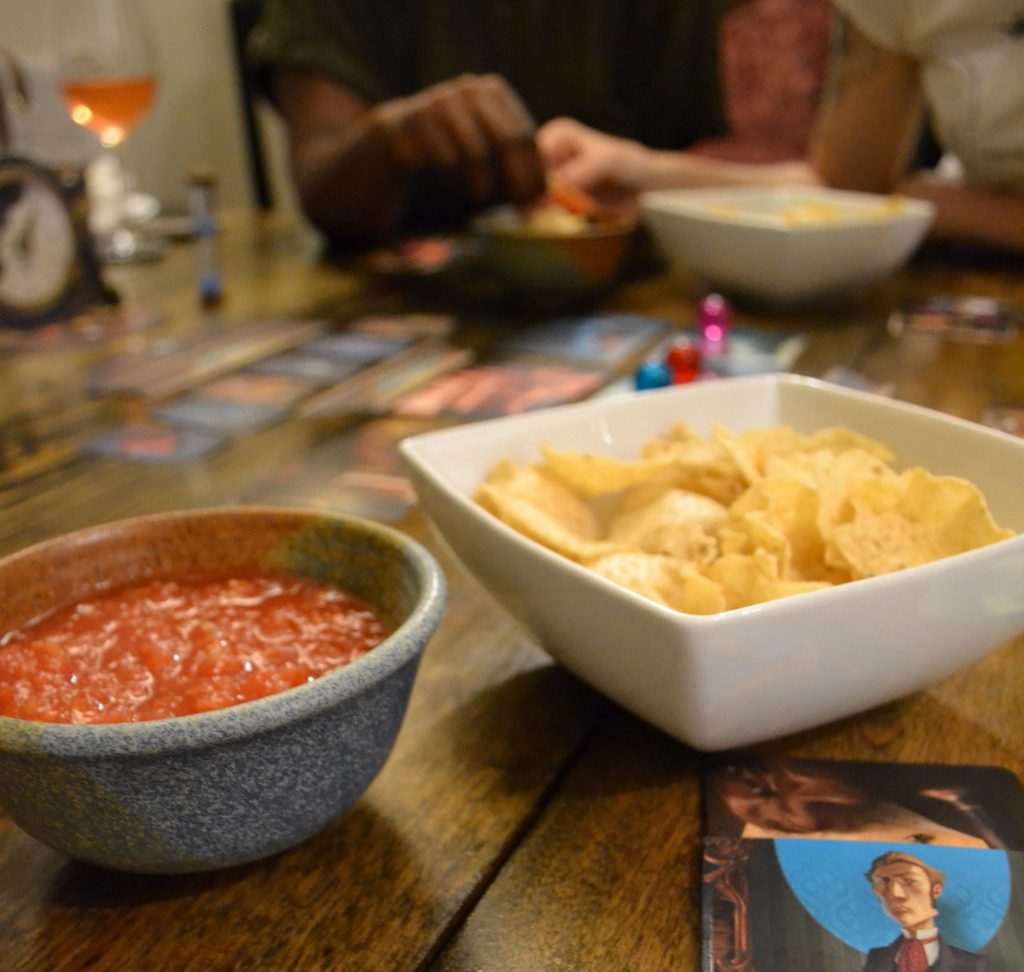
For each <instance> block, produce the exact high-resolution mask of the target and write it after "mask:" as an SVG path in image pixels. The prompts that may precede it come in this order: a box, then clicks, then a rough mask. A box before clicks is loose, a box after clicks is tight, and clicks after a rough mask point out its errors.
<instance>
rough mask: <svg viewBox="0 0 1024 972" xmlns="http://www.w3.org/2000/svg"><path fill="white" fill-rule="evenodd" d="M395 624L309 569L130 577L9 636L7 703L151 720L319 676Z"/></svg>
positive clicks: (17, 708) (23, 713) (68, 714)
mask: <svg viewBox="0 0 1024 972" xmlns="http://www.w3.org/2000/svg"><path fill="white" fill-rule="evenodd" d="M389 633H390V631H389V629H388V628H387V627H386V626H385V625H384V624H383V622H382V621H381V620H380V619H379V618H378V617H376V615H375V614H374V612H373V611H372V610H371V609H370V607H369V606H368V605H367V604H366V603H365V602H363V601H362V600H360V599H359V598H358V597H356V596H355V595H353V594H351V593H349V592H347V591H344V590H341V589H339V588H337V587H331V586H329V585H327V584H321V583H319V582H317V581H313V580H308V579H306V578H298V577H287V576H283V575H282V576H274V575H267V576H258V577H231V578H219V579H215V580H204V581H177V580H160V581H151V582H148V583H144V584H139V585H136V586H130V587H123V588H120V589H117V590H113V591H110V592H108V593H105V594H102V595H100V596H97V597H95V598H92V599H89V600H86V601H82V602H81V603H79V604H74V605H71V606H68V607H65V608H61V609H59V610H57V611H55V612H53V613H51V614H48V615H46V616H45V617H43V618H40V619H38V620H36V621H34V622H32V623H31V624H28V625H26V626H25V627H23V628H19V629H16V630H14V631H10V632H8V633H7V634H5V635H3V636H2V637H0V715H5V716H13V717H14V718H17V719H35V720H39V721H42V722H80V723H81V722H144V721H147V720H150V719H164V718H167V717H170V716H182V715H192V714H194V713H196V712H206V711H208V710H210V709H222V708H225V707H226V706H230V705H237V704H238V703H240V702H248V701H250V700H252V699H258V698H262V697H263V696H266V695H273V694H274V693H275V692H281V691H283V690H285V689H288V688H292V687H293V686H296V685H301V684H302V683H303V682H311V681H313V680H314V679H316V678H318V677H319V676H320V675H323V674H325V673H326V672H329V671H332V670H333V669H336V668H339V667H340V666H342V665H346V664H348V663H349V662H351V661H354V660H355V659H357V658H359V657H360V656H362V655H365V654H366V653H367V652H368V651H369V650H370V649H371V648H373V647H374V646H375V645H377V644H379V643H380V642H381V641H383V640H384V638H386V637H387V636H388V634H389Z"/></svg>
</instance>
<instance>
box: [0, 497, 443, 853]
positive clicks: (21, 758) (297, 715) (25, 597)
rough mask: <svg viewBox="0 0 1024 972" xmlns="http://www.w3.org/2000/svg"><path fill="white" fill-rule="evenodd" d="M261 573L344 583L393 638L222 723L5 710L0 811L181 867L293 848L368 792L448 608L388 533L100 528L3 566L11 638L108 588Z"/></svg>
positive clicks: (179, 516)
mask: <svg viewBox="0 0 1024 972" xmlns="http://www.w3.org/2000/svg"><path fill="white" fill-rule="evenodd" d="M253 569H263V570H273V571H285V572H287V573H294V574H299V575H303V576H308V577H312V578H316V579H318V580H321V581H327V582H330V583H334V584H338V585H340V586H342V587H345V588H347V589H348V590H350V591H353V592H355V593H356V594H359V595H360V596H362V597H363V598H365V599H366V600H367V601H368V602H369V603H370V604H371V605H372V606H373V607H374V608H375V609H376V611H377V612H378V613H379V614H380V615H381V616H382V617H383V618H384V619H385V620H387V621H388V622H389V623H390V624H391V625H392V626H393V630H394V633H393V634H392V635H391V636H390V637H388V638H387V639H386V640H385V641H383V642H382V643H381V644H380V645H378V646H377V647H376V648H374V649H373V650H372V651H371V652H369V653H368V654H367V655H365V656H364V657H362V658H360V659H358V660H357V661H355V662H353V663H352V664H351V665H348V666H346V667H344V668H341V669H338V670H336V671H334V672H331V673H329V674H327V675H324V676H322V677H321V678H319V679H317V680H316V681H314V682H310V683H307V684H305V685H301V686H299V687H297V688H293V689H288V690H287V691H285V692H281V693H279V694H277V695H273V696H269V697H267V698H263V699H258V700H256V701H253V702H246V703H244V704H242V705H237V706H233V707H231V708H226V709H220V710H217V711H214V712H206V713H202V714H199V715H192V716H184V717H181V718H173V719H162V720H158V721H153V722H139V723H125V724H118V725H67V724H52V723H44V722H30V721H25V720H20V719H10V718H2V717H0V805H2V806H3V807H4V808H5V809H6V811H7V812H8V814H9V815H10V816H11V818H12V819H13V820H14V821H15V823H17V824H18V825H19V826H20V827H22V828H23V829H24V830H26V831H27V832H28V833H30V834H32V835H33V836H34V837H36V838H38V839H39V840H41V841H43V842H44V843H45V844H48V845H49V846H50V847H53V848H55V849H57V850H60V851H63V852H65V853H67V854H69V855H71V856H72V857H75V858H77V859H79V860H83V861H88V862H90V863H94V864H100V865H104V866H107V867H112V868H118V869H122V870H128V871H140V872H152V873H160V872H163V873H178V872H187V871H201V870H212V869H215V868H222V867H228V866H231V865H235V864H241V863H244V862H247V861H253V860H256V859H259V858H262V857H266V856H268V855H270V854H274V853H276V852H278V851H281V850H283V849H285V848H287V847H291V846H293V845H294V844H297V843H299V842H300V841H302V840H304V839H305V838H307V837H309V836H311V835H312V834H314V833H316V832H317V831H319V830H321V829H322V828H323V827H325V826H326V825H327V824H328V823H330V822H331V821H332V820H334V819H335V818H336V817H338V816H339V815H340V814H341V812H342V811H343V810H345V809H346V808H347V807H348V806H349V805H350V804H351V803H353V802H354V801H355V800H356V798H357V797H359V795H360V794H361V793H362V792H363V791H364V790H365V789H366V787H367V786H368V785H369V784H370V782H371V781H372V780H373V779H374V777H375V776H376V775H377V773H378V772H379V770H380V769H381V767H382V765H383V764H384V761H385V760H386V758H387V756H388V754H389V752H390V750H391V746H392V744H393V742H394V740H395V737H396V735H397V733H398V730H399V727H400V725H401V722H402V719H403V717H404V714H405V710H406V706H407V703H408V699H409V693H410V690H411V688H412V684H413V679H414V677H415V674H416V670H417V667H418V665H419V661H420V657H421V655H422V652H423V649H424V647H425V646H426V643H427V641H428V640H429V638H430V637H431V635H432V634H433V633H434V631H435V630H436V628H437V626H438V624H439V622H440V620H441V616H442V613H443V611H444V603H445V593H446V587H445V581H444V576H443V574H442V573H441V570H440V568H439V567H438V566H437V563H436V562H435V561H434V559H433V558H432V557H431V556H430V555H429V554H428V553H427V552H426V551H425V550H424V549H423V548H422V547H420V546H419V545H418V544H416V543H415V542H414V541H412V540H410V539H409V538H407V537H405V536H404V535H402V534H401V533H398V532H397V531H395V530H392V529H389V528H386V527H382V526H379V525H377V524H375V523H371V522H369V521H365V520H360V519H357V518H354V517H342V516H327V515H323V514H320V513H312V512H306V511H300V510H285V509H272V508H257V507H237V508H224V509H210V510H198V511H189V512H175V513H166V514H159V515H155V516H148V517H140V518H137V519H132V520H124V521H121V522H117V523H111V524H108V525H104V526H98V527H94V528H91V529H88V530H84V531H81V532H78V533H73V534H69V535H67V536H63V537H59V538H57V539H54V540H50V541H47V542H45V543H42V544H38V545H36V546H34V547H30V548H28V549H26V550H23V551H21V552H19V553H16V554H13V555H11V556H9V557H7V558H5V559H3V560H0V632H3V631H6V630H10V629H11V628H13V627H17V626H19V625H21V624H23V623H24V622H26V621H27V620H29V619H31V618H33V617H35V616H37V615H39V614H40V613H42V612H44V611H46V610H48V609H50V608H51V607H54V606H56V605H60V604H66V603H69V602H73V601H76V600H80V599H82V598H83V597H85V596H88V595H89V594H91V593H92V592H94V591H95V590H96V588H97V586H98V585H101V584H103V585H107V584H111V583H113V584H126V583H135V582H139V581H144V580H147V579H150V578H154V577H169V576H170V577H189V576H193V575H195V574H198V573H211V572H213V573H225V572H232V571H242V570H246V571H252V570H253ZM0 650H2V649H0Z"/></svg>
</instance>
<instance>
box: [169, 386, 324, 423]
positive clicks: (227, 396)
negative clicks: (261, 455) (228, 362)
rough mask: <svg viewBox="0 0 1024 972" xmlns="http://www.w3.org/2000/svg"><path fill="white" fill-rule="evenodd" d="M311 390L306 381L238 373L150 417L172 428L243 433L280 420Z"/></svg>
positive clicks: (170, 403)
mask: <svg viewBox="0 0 1024 972" xmlns="http://www.w3.org/2000/svg"><path fill="white" fill-rule="evenodd" d="M315 387H316V384H315V382H313V381H312V380H310V379H307V378H296V377H294V376H290V375H263V374H248V373H238V374H234V375H228V376H226V377H224V378H219V379H217V380H216V381H212V382H210V383H208V384H206V385H204V386H203V387H202V388H201V389H199V390H198V391H197V392H195V393H194V394H191V395H186V396H184V397H182V398H178V399H175V400H174V401H171V402H167V403H166V404H164V405H161V406H160V407H159V408H156V409H154V410H153V415H154V417H156V418H158V419H160V420H161V421H164V422H168V423H170V424H172V425H183V426H187V427H190V428H199V429H207V430H212V431H215V432H223V433H226V434H231V433H236V432H245V431H249V430H252V429H257V428H262V427H263V426H266V425H269V424H271V423H272V422H276V421H279V420H280V419H282V418H284V417H285V416H286V415H287V414H288V413H289V412H290V411H291V410H292V408H293V407H294V406H295V404H296V403H297V402H298V401H300V400H301V399H302V398H305V397H306V396H307V395H308V394H309V393H310V392H311V391H312V390H313V389H314V388H315Z"/></svg>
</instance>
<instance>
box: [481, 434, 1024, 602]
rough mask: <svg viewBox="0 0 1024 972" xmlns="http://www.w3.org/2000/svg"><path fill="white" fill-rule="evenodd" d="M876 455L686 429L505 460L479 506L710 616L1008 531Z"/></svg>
mask: <svg viewBox="0 0 1024 972" xmlns="http://www.w3.org/2000/svg"><path fill="white" fill-rule="evenodd" d="M892 459H893V457H892V454H891V453H890V451H889V450H888V449H887V448H886V447H885V446H884V445H882V444H881V443H879V442H876V441H874V440H872V439H869V438H867V437H865V436H863V435H860V434H858V433H856V432H853V431H851V430H849V429H845V428H839V427H836V428H826V429H822V430H820V431H818V432H815V433H814V434H812V435H801V434H799V433H798V432H797V431H796V430H794V429H793V428H791V427H789V426H774V427H771V428H764V429H755V430H751V431H748V432H743V433H735V432H731V431H730V430H729V429H727V428H725V427H723V426H720V425H716V426H715V427H714V428H713V429H712V432H711V435H710V438H704V437H702V436H699V435H697V434H695V433H694V432H693V431H692V430H691V429H690V428H689V427H688V426H686V425H685V424H683V423H679V424H677V425H675V426H674V427H673V428H672V429H671V430H670V431H669V432H668V433H667V434H666V435H665V436H664V437H662V438H657V439H653V440H651V441H650V442H648V443H647V444H646V445H645V446H644V448H643V451H642V454H641V455H640V457H639V458H637V459H633V460H622V459H614V458H611V457H609V456H601V455H595V454H589V453H580V452H559V451H556V450H555V449H553V448H551V447H550V446H548V445H545V446H544V449H543V462H541V463H538V464H536V465H530V466H519V465H517V464H515V463H513V462H511V461H504V462H501V463H499V464H498V465H497V466H495V467H494V468H493V469H492V470H491V472H490V473H489V474H488V476H487V478H486V479H485V481H484V482H483V484H482V485H481V486H480V488H479V491H478V493H477V499H478V501H479V502H480V503H481V505H483V506H484V507H485V508H486V509H488V510H490V511H491V512H492V513H494V514H495V515H496V516H498V517H500V518H501V519H502V520H504V521H505V522H506V523H507V524H508V525H509V526H511V527H513V528H514V529H516V530H518V531H519V532H521V533H523V534H525V535H526V536H528V537H530V538H532V539H533V540H536V541H537V542H539V543H542V544H544V545H545V546H546V547H549V548H550V549H551V550H554V551H556V552H557V553H560V554H563V555H564V556H566V557H569V558H571V559H572V560H575V561H576V562H578V563H580V564H583V565H584V566H586V567H589V568H590V569H592V570H594V571H596V572H597V573H599V574H602V575H603V576H604V577H607V578H609V579H610V580H612V581H615V582H617V583H619V584H622V585H623V586H624V587H628V588H629V589H630V590H633V591H636V592H637V593H638V594H642V595H644V596H646V597H649V598H651V599H652V600H654V601H657V602H658V603H660V604H664V605H666V606H667V607H670V608H674V609H676V610H678V611H684V612H686V613H688V614H717V613H718V612H720V611H728V610H732V609H733V608H739V607H745V606H747V605H750V604H757V603H760V602H763V601H770V600H773V599H775V598H779V597H786V596H788V595H790V594H800V593H803V592H805V591H814V590H819V589H821V588H824V587H831V586H833V585H835V584H843V583H846V582H848V581H852V580H858V579H860V578H864V577H874V576H875V575H877V574H885V573H888V572H890V571H895V570H901V569H903V568H905V567H913V566H915V565H917V564H923V563H927V562H929V561H933V560H938V559H940V558H942V557H948V556H950V555H952V554H957V553H962V552H963V551H965V550H972V549H974V548H976V547H981V546H984V545H986V544H990V543H994V542H995V541H997V540H1003V539H1005V538H1007V537H1010V536H1012V535H1013V531H1012V530H1007V529H1004V528H1002V527H999V526H997V525H996V523H995V522H994V521H993V519H992V515H991V513H990V512H989V510H988V507H987V505H986V503H985V499H984V497H983V496H982V494H981V492H980V491H979V490H978V488H977V487H976V486H974V485H973V484H972V483H970V482H968V481H966V480H964V479H957V478H954V477H951V476H933V475H932V474H931V473H929V472H927V471H926V470H924V469H920V468H915V469H909V470H907V471H905V472H897V471H896V470H895V469H894V468H893V467H892V465H891V462H892Z"/></svg>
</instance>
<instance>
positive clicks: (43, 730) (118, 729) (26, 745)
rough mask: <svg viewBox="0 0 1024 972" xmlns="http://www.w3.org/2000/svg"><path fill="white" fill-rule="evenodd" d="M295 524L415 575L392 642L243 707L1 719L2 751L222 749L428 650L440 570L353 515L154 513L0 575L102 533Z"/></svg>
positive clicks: (305, 715) (417, 548)
mask: <svg viewBox="0 0 1024 972" xmlns="http://www.w3.org/2000/svg"><path fill="white" fill-rule="evenodd" d="M268 514H269V515H272V516H285V517H296V518H298V519H303V520H307V521H316V520H325V521H328V522H331V523H335V524H337V525H339V526H340V527H342V528H343V529H347V530H350V531H353V532H354V533H357V534H359V535H361V536H367V537H371V538H374V539H377V540H380V541H381V543H382V546H389V547H391V548H393V549H394V551H395V553H396V554H397V555H398V556H399V557H400V559H402V560H403V561H404V562H405V563H406V564H407V565H408V567H409V569H410V570H411V572H412V575H413V576H414V578H415V579H416V583H417V586H418V591H417V593H416V597H415V602H414V604H413V607H412V610H411V611H410V613H409V616H408V617H407V618H406V619H405V621H403V622H402V624H400V625H399V626H398V627H397V628H396V629H395V630H394V631H393V632H392V633H391V634H390V635H389V636H388V637H387V638H385V639H384V640H383V641H382V642H380V644H378V645H377V646H375V647H374V648H373V649H372V650H371V651H370V652H368V653H367V654H366V655H364V656H363V657H361V658H359V659H357V660H356V661H354V662H352V663H350V664H348V665H345V666H343V667H342V668H339V669H336V670H334V671H332V672H328V673H327V674H325V675H322V676H321V677H320V678H318V679H316V680H315V681H313V682H309V683H306V684H303V685H297V686H295V687H293V688H290V689H286V690H284V691H282V692H277V693H275V694H272V695H268V696H264V697H263V698H259V699H253V700H251V701H249V702H242V703H239V704H238V705H233V706H226V707H223V708H219V709H213V710H211V711H208V712H199V713H195V714H193V715H185V716H172V717H168V718H163V719H152V720H147V721H144V722H119V723H59V722H43V721H37V720H29V719H17V718H13V717H10V716H0V750H6V751H9V752H17V753H22V754H28V753H32V754H44V753H51V754H56V753H58V752H59V753H62V754H65V755H72V754H73V755H75V756H81V757H85V758H88V757H92V758H98V757H101V756H108V755H109V756H113V755H117V754H128V753H130V754H132V755H143V754H145V755H156V754H161V753H167V752H171V751H179V750H180V751H185V750H191V749H203V748H207V747H209V746H217V745H222V744H224V743H229V742H235V741H239V740H242V739H245V738H249V737H253V736H256V735H260V734H262V733H265V732H268V731H271V730H274V729H277V728H280V727H282V726H284V725H288V724H292V723H299V722H302V721H304V720H306V719H309V718H311V717H313V716H315V715H317V714H318V713H320V712H323V711H325V710H327V709H330V708H333V707H335V706H337V705H339V704H342V703H344V702H345V701H347V700H348V699H350V698H353V697H355V696H356V695H358V694H359V693H360V692H362V691H364V690H365V689H366V688H367V687H368V686H370V685H373V684H376V683H377V682H379V681H381V680H383V679H385V678H386V677H387V676H389V675H391V674H392V673H393V672H394V671H396V670H397V669H399V668H401V666H402V665H403V664H405V663H406V662H408V661H409V660H410V659H412V658H414V657H415V656H416V655H417V654H418V653H419V652H420V651H422V650H423V648H424V647H425V646H426V642H427V641H428V640H429V639H430V637H431V636H432V634H433V633H434V631H435V630H436V628H437V626H438V624H439V623H440V621H441V616H442V614H443V612H444V607H445V600H446V595H447V584H446V581H445V577H444V573H443V572H442V570H441V568H440V565H439V564H438V563H437V561H436V560H435V559H434V558H433V556H432V555H431V554H430V553H429V552H428V551H427V550H426V549H425V548H424V547H423V546H422V545H421V544H420V543H418V542H417V541H416V540H414V539H413V538H412V537H409V536H407V535H406V534H404V533H402V532H401V531H399V530H397V529H395V528H394V527H390V526H386V525H384V524H382V523H378V522H376V521H373V520H369V519H366V518H363V517H360V516H356V515H353V514H347V513H332V512H328V511H323V510H312V509H304V508H301V507H293V506H269V505H267V506H264V505H239V506H220V507H218V506H212V507H197V508H194V509H181V510H168V511H164V512H158V513H147V514H141V515H138V516H132V517H128V518H124V519H118V520H111V521H108V522H105V523H98V524H94V525H92V526H88V527H84V528H82V529H78V530H74V531H70V532H68V533H63V534H59V535H57V536H54V537H50V538H48V539H46V540H42V541H40V542H38V543H35V544H31V545H30V546H28V547H24V548H22V549H20V550H17V551H14V552H13V553H10V554H8V555H6V556H4V557H2V558H0V570H3V569H5V568H6V567H7V566H8V565H9V564H10V563H13V562H16V561H17V560H19V559H22V558H27V557H29V556H38V554H39V553H40V552H41V551H42V550H44V549H45V548H46V547H47V546H51V545H56V544H58V543H61V544H63V543H68V542H73V541H74V540H75V539H76V538H85V537H88V536H92V535H95V534H97V533H100V532H104V531H110V530H116V531H120V532H123V533H129V532H130V531H132V530H133V529H135V528H136V527H138V526H140V525H146V524H151V523H159V522H161V521H162V522H165V523H167V522H173V521H191V520H195V519H204V518H210V519H216V518H221V517H224V516H227V517H239V518H245V517H262V516H266V515H268Z"/></svg>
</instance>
